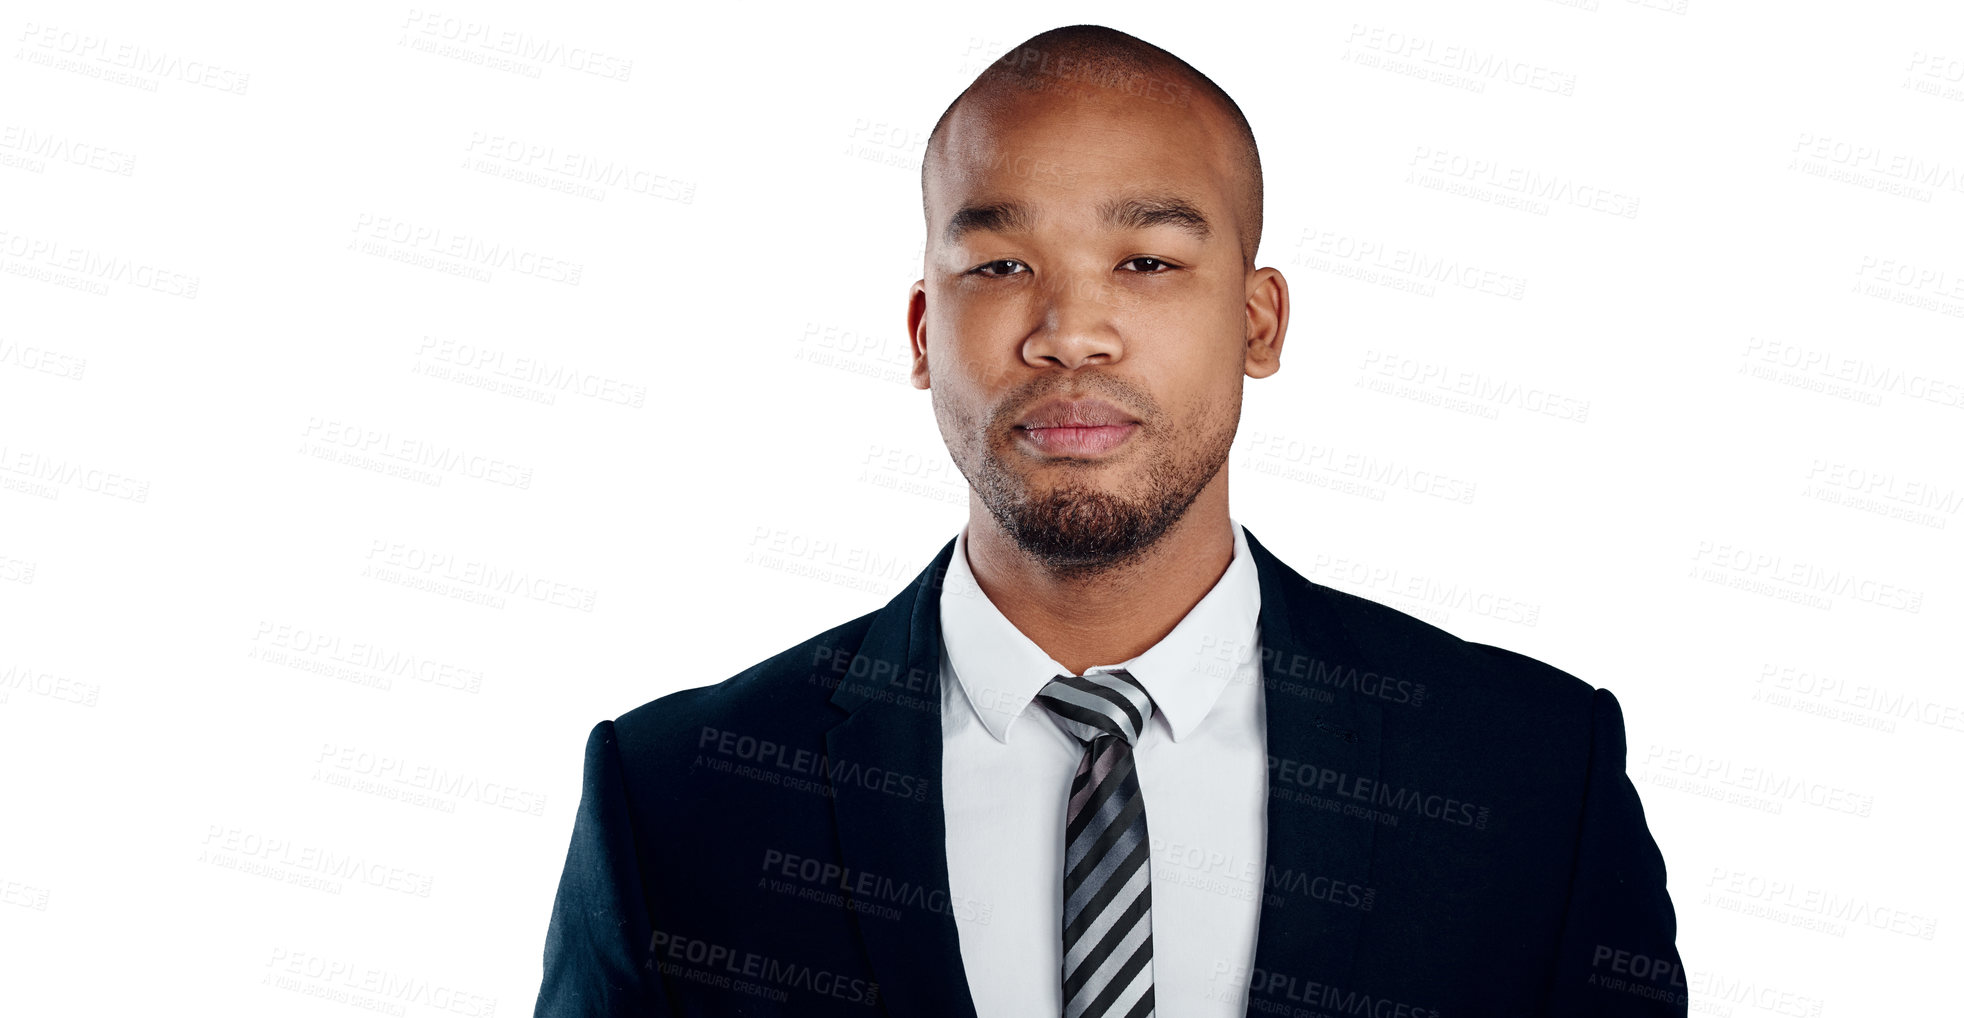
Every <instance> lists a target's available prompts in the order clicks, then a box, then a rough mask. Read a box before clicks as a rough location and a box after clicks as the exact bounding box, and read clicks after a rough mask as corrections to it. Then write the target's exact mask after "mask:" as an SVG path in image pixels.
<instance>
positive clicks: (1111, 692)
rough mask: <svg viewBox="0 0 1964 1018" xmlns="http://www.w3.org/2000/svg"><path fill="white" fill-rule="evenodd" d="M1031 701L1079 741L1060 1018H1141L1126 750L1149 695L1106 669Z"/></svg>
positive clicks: (1135, 819)
mask: <svg viewBox="0 0 1964 1018" xmlns="http://www.w3.org/2000/svg"><path fill="white" fill-rule="evenodd" d="M1036 699H1037V702H1038V703H1041V704H1043V705H1044V706H1045V707H1047V708H1049V709H1050V713H1051V714H1052V716H1054V717H1055V718H1056V720H1057V723H1058V724H1059V725H1060V726H1062V727H1063V729H1064V730H1065V731H1067V732H1069V733H1071V734H1072V735H1075V736H1077V737H1078V738H1079V739H1080V740H1083V742H1084V744H1085V747H1084V756H1083V757H1082V758H1080V759H1079V760H1078V764H1077V776H1076V777H1075V778H1073V779H1072V780H1071V801H1070V805H1069V806H1068V807H1067V808H1066V810H1065V813H1064V817H1065V820H1064V966H1063V976H1064V1018H1150V1016H1151V1015H1152V1013H1153V985H1152V867H1151V865H1150V864H1149V863H1148V860H1147V851H1148V845H1147V838H1146V800H1145V797H1144V796H1143V795H1141V794H1139V775H1138V772H1137V771H1136V770H1134V768H1133V766H1132V744H1133V743H1134V742H1135V741H1137V740H1138V738H1139V733H1140V732H1143V731H1145V728H1146V720H1147V719H1148V718H1151V717H1152V698H1151V697H1149V696H1147V695H1146V690H1145V687H1143V686H1141V685H1139V680H1137V679H1135V678H1133V677H1132V676H1131V675H1128V674H1126V673H1125V672H1124V671H1121V670H1116V669H1114V670H1112V671H1109V672H1094V673H1092V674H1090V675H1084V676H1077V675H1059V676H1057V677H1056V678H1054V679H1051V680H1050V681H1049V682H1048V683H1046V684H1045V685H1044V687H1043V689H1042V690H1040V691H1039V692H1038V693H1037V696H1036Z"/></svg>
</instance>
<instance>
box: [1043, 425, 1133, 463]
mask: <svg viewBox="0 0 1964 1018" xmlns="http://www.w3.org/2000/svg"><path fill="white" fill-rule="evenodd" d="M1138 430H1139V425H1137V424H1136V423H1135V424H1099V425H1093V426H1090V427H1053V428H1029V427H1023V426H1021V425H1019V426H1018V427H1017V429H1016V433H1017V434H1018V435H1020V436H1022V438H1023V441H1024V442H1026V443H1028V444H1029V445H1031V446H1034V447H1036V448H1037V449H1038V450H1040V451H1042V452H1045V453H1049V454H1050V455H1053V456H1099V455H1103V454H1104V453H1108V452H1111V451H1112V450H1113V449H1116V448H1118V447H1119V446H1121V445H1124V444H1125V443H1126V441H1127V440H1129V439H1130V438H1131V437H1132V433H1133V432H1135V431H1138Z"/></svg>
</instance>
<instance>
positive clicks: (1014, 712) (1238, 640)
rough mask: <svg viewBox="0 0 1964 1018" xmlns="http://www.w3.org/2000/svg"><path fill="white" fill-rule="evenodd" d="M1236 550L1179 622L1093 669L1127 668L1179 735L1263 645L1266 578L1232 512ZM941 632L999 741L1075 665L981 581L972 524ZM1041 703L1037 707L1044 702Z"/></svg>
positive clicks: (952, 571)
mask: <svg viewBox="0 0 1964 1018" xmlns="http://www.w3.org/2000/svg"><path fill="white" fill-rule="evenodd" d="M1228 525H1229V526H1230V527H1231V528H1232V529H1233V530H1234V558H1233V559H1232V560H1230V561H1229V562H1228V567H1227V571H1226V572H1224V573H1222V574H1221V578H1220V579H1219V580H1217V581H1215V583H1214V586H1213V588H1212V589H1210V590H1208V591H1207V594H1206V596H1204V597H1202V598H1201V599H1200V602H1199V603H1198V604H1195V605H1194V606H1193V608H1192V610H1190V611H1188V612H1187V614H1186V617H1185V618H1182V619H1181V620H1180V622H1179V624H1178V625H1176V626H1174V627H1173V631H1172V632H1170V633H1167V634H1166V636H1165V637H1164V638H1163V639H1161V640H1160V641H1159V642H1158V643H1155V644H1153V645H1152V646H1151V647H1149V648H1147V649H1146V651H1145V652H1144V653H1142V654H1140V655H1138V656H1137V657H1134V658H1132V659H1130V660H1127V661H1120V662H1117V663H1115V664H1109V665H1099V666H1097V667H1095V668H1091V669H1088V670H1089V671H1108V670H1110V669H1113V668H1124V669H1125V670H1126V671H1128V672H1130V673H1131V675H1132V677H1133V678H1135V679H1137V680H1138V681H1139V683H1140V684H1141V685H1143V686H1145V687H1146V692H1147V693H1148V694H1149V695H1150V696H1151V697H1152V699H1153V708H1154V710H1155V711H1157V712H1158V713H1159V714H1160V715H1162V716H1163V717H1165V719H1166V724H1167V727H1168V728H1169V729H1170V730H1171V731H1172V733H1173V739H1174V741H1175V742H1177V741H1179V740H1180V739H1181V738H1183V737H1185V736H1186V735H1188V734H1189V733H1191V732H1192V731H1193V730H1194V729H1195V728H1197V727H1199V726H1200V723H1201V721H1203V720H1205V719H1206V717H1207V715H1208V713H1209V712H1210V711H1212V710H1213V709H1214V703H1215V702H1216V701H1217V700H1219V699H1220V696H1221V691H1222V690H1223V689H1225V688H1226V687H1227V684H1228V681H1229V680H1230V679H1231V678H1233V676H1234V673H1235V671H1236V670H1237V669H1239V668H1240V666H1241V665H1242V664H1243V663H1244V662H1246V661H1247V660H1248V659H1249V658H1251V657H1253V656H1254V655H1255V653H1256V651H1257V649H1258V648H1257V646H1256V640H1257V633H1256V626H1257V621H1258V619H1259V617H1260V612H1261V583H1260V580H1259V578H1258V576H1257V575H1256V572H1255V562H1254V559H1253V558H1252V557H1251V556H1250V555H1249V553H1248V539H1247V537H1246V535H1245V534H1243V532H1242V529H1241V524H1239V523H1237V522H1235V521H1234V519H1233V518H1232V517H1230V518H1229V520H1228ZM940 611H941V641H942V651H943V653H944V654H945V655H946V656H947V660H948V664H949V666H950V670H952V671H953V672H954V673H955V680H956V681H957V682H958V683H960V685H961V688H962V692H963V693H965V694H966V695H967V698H968V702H969V705H970V706H971V707H973V708H974V710H975V714H976V717H977V718H978V719H979V720H980V721H981V722H982V725H983V727H985V728H987V729H988V730H989V734H990V735H993V736H995V738H996V741H997V742H1002V743H1007V742H1008V741H1009V729H1010V725H1011V724H1012V723H1013V722H1015V720H1016V719H1017V718H1018V717H1021V716H1022V715H1023V712H1024V710H1025V709H1027V708H1028V707H1029V706H1030V703H1031V701H1032V700H1034V699H1035V698H1036V695H1037V691H1038V690H1040V689H1042V688H1043V685H1044V683H1046V682H1049V681H1050V680H1051V679H1052V678H1054V677H1056V676H1058V675H1063V674H1066V673H1068V672H1069V669H1067V668H1065V667H1064V666H1063V665H1061V664H1058V663H1057V661H1056V660H1055V659H1053V658H1052V657H1051V656H1050V655H1049V654H1046V653H1044V651H1043V648H1041V647H1038V646H1037V645H1036V643H1035V642H1034V641H1032V640H1031V639H1030V638H1029V637H1028V636H1025V635H1023V631H1022V630H1020V629H1017V628H1016V626H1015V624H1014V623H1012V622H1010V621H1009V619H1008V618H1006V617H1005V616H1004V615H1003V613H1002V611H1001V610H1000V609H998V608H997V607H996V606H995V604H994V602H992V601H990V600H989V598H988V596H987V595H986V594H984V593H983V592H982V588H981V587H980V586H979V585H977V583H976V582H975V574H974V572H973V571H971V570H970V569H969V565H968V528H967V527H966V526H964V527H963V528H962V531H961V533H960V534H958V535H957V536H956V538H955V552H954V556H953V557H952V558H951V559H949V562H948V572H947V575H946V576H945V577H944V578H943V580H942V588H941V604H940ZM1039 709H1041V708H1039Z"/></svg>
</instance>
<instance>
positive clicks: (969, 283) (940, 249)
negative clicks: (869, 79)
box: [907, 89, 1289, 674]
mask: <svg viewBox="0 0 1964 1018" xmlns="http://www.w3.org/2000/svg"><path fill="white" fill-rule="evenodd" d="M978 93H979V94H978ZM978 93H971V94H970V96H969V98H968V99H967V100H964V101H963V103H962V105H961V106H960V107H959V108H958V109H957V111H956V112H955V114H954V115H953V116H951V118H950V120H949V122H948V124H947V125H946V127H945V134H944V135H943V136H942V143H941V144H940V145H939V146H938V147H937V148H936V149H935V150H934V151H933V152H931V153H930V154H929V156H928V165H927V175H926V187H927V192H926V195H925V198H926V205H927V212H928V222H929V236H928V243H927V248H926V252H925V257H924V264H923V275H922V278H921V279H920V280H917V281H916V282H915V283H914V285H913V287H912V289H911V290H910V292H909V294H908V304H907V328H908V332H909V334H910V336H911V343H912V357H913V364H912V372H911V379H912V382H913V384H914V386H915V387H916V388H920V389H929V390H931V393H932V397H933V404H934V411H935V417H936V420H937V421H938V423H939V425H940V428H941V433H942V437H943V438H944V440H945V441H946V442H947V445H948V450H949V453H950V455H951V456H952V457H953V458H954V461H955V463H956V465H957V467H958V468H959V469H960V470H961V471H962V474H963V476H965V477H966V478H967V479H968V481H969V522H968V529H967V534H968V539H967V548H968V558H969V565H970V568H971V569H972V570H973V572H974V574H975V577H976V580H977V582H978V583H979V584H980V586H981V588H982V590H983V592H984V593H985V594H986V595H987V596H988V598H989V600H990V601H991V602H992V603H994V604H995V606H996V607H997V608H998V609H999V610H1000V611H1001V612H1002V613H1003V615H1004V616H1005V617H1007V618H1008V619H1009V621H1010V622H1011V623H1013V624H1014V625H1015V626H1016V628H1017V629H1019V630H1021V631H1022V632H1023V633H1024V634H1026V635H1027V636H1029V637H1030V639H1031V640H1032V641H1034V642H1035V643H1036V644H1037V645H1038V646H1039V647H1041V648H1043V650H1044V652H1045V653H1047V654H1049V655H1050V656H1051V657H1052V658H1054V659H1056V660H1057V662H1058V663H1059V664H1062V665H1064V666H1065V667H1067V668H1069V669H1070V670H1071V671H1072V673H1074V674H1082V673H1083V672H1084V671H1085V670H1086V669H1089V668H1094V667H1098V666H1101V665H1109V664H1113V663H1117V662H1121V661H1125V660H1127V659H1130V658H1132V657H1134V656H1137V655H1138V654H1140V653H1142V652H1144V651H1145V650H1146V649H1148V648H1150V647H1151V646H1152V645H1153V644H1155V643H1157V642H1159V640H1160V639H1162V638H1163V637H1165V635H1166V634H1167V633H1168V632H1171V631H1172V629H1173V627H1174V626H1175V625H1177V624H1178V623H1179V621H1180V619H1182V618H1184V617H1185V616H1186V614H1187V613H1188V612H1189V611H1190V610H1191V609H1192V608H1193V606H1194V605H1195V604H1197V603H1198V602H1199V601H1200V599H1201V598H1202V597H1203V596H1205V595H1206V593H1207V591H1208V590H1210V589H1212V588H1213V586H1214V584H1215V583H1216V582H1217V581H1219V579H1220V578H1221V575H1222V574H1223V573H1224V572H1226V570H1227V566H1228V564H1229V562H1230V561H1231V560H1232V557H1233V553H1234V534H1233V531H1232V530H1231V529H1230V526H1229V522H1228V470H1227V455H1228V449H1229V446H1230V444H1231V443H1232V441H1233V439H1234V434H1235V429H1236V428H1237V426H1238V425H1239V423H1240V414H1241V390H1242V384H1243V383H1242V379H1243V378H1244V377H1247V378H1265V377H1267V376H1269V375H1271V374H1274V373H1275V372H1276V370H1278V369H1279V368H1280V367H1281V360H1280V358H1281V351H1282V340H1283V336H1284V334H1285V332H1286V331H1287V328H1288V321H1289V292H1288V286H1287V283H1286V282H1285V281H1284V280H1283V278H1282V274H1281V273H1280V272H1278V271H1276V270H1275V269H1273V268H1260V269H1257V268H1255V267H1254V266H1253V265H1252V264H1251V263H1250V262H1249V261H1248V260H1247V258H1246V257H1245V256H1244V254H1243V251H1242V248H1241V237H1242V235H1243V232H1244V231H1243V229H1242V224H1241V223H1240V222H1239V220H1238V218H1237V216H1236V213H1235V209H1236V208H1237V207H1238V205H1237V201H1236V197H1237V196H1238V195H1241V194H1243V193H1245V192H1244V191H1243V190H1241V188H1242V187H1243V186H1244V182H1243V180H1242V178H1241V176H1240V175H1239V171H1238V169H1237V163H1236V160H1235V159H1234V157H1233V156H1234V152H1235V149H1234V147H1233V145H1232V143H1231V141H1230V138H1231V135H1230V134H1229V133H1228V129H1227V124H1228V119H1227V116H1226V114H1225V113H1223V112H1222V111H1220V110H1218V109H1217V108H1215V107H1214V106H1212V105H1211V104H1208V103H1194V104H1192V105H1190V106H1187V107H1184V108H1181V107H1175V106H1169V105H1166V104H1162V103H1154V102H1147V101H1141V100H1140V99H1138V98H1137V97H1131V96H1125V95H1123V94H1122V93H1121V94H1117V95H1114V94H1111V93H1109V92H1107V93H1100V92H1099V91H1097V90H1095V89H1077V90H1056V89H1050V90H1045V91H1041V92H1020V91H1015V90H1010V89H997V90H994V91H987V90H978ZM1138 196H1148V197H1168V196H1171V197H1178V198H1181V199H1184V200H1185V201H1186V202H1187V203H1189V204H1190V205H1191V206H1192V207H1194V208H1195V209H1197V210H1198V211H1199V212H1200V213H1201V214H1202V215H1203V216H1204V217H1205V219H1206V221H1207V224H1208V227H1209V231H1208V235H1207V236H1206V237H1204V238H1203V237H1200V236H1196V235H1195V233H1194V232H1193V231H1191V230H1189V229H1184V228H1182V227H1181V226H1179V225H1177V224H1173V223H1154V224H1149V225H1143V226H1139V225H1130V226H1114V225H1112V224H1110V223H1108V222H1107V221H1105V219H1104V218H1103V217H1101V216H1100V214H1099V210H1100V208H1101V206H1102V205H1103V204H1105V203H1107V202H1111V201H1114V200H1118V199H1126V198H1131V197H1138ZM1005 201H1007V202H1016V203H1020V204H1022V205H1024V206H1026V207H1027V208H1028V209H1029V210H1030V211H1031V212H1032V213H1033V215H1031V216H1030V222H1029V223H1028V224H1027V227H1026V228H1025V227H1013V228H986V229H975V230H971V231H968V232H967V233H965V234H964V235H963V236H962V237H961V238H960V239H959V240H951V239H949V237H948V236H947V225H948V223H949V222H950V219H951V218H952V217H953V216H954V215H955V213H956V211H957V210H958V209H961V208H964V207H965V206H971V205H977V204H987V203H998V202H1005ZM998 225H1001V224H998ZM1085 397H1089V398H1096V399H1102V400H1104V401H1106V402H1108V403H1111V404H1114V405H1115V406H1117V407H1118V408H1119V409H1120V410H1121V411H1123V412H1125V413H1127V414H1129V415H1130V416H1132V417H1134V418H1137V419H1138V420H1139V422H1140V425H1141V426H1140V427H1139V428H1138V429H1137V430H1136V431H1135V433H1134V434H1133V435H1132V437H1131V439H1130V440H1129V441H1128V442H1127V443H1126V444H1125V445H1124V446H1122V447H1120V448H1119V449H1117V450H1115V451H1113V452H1111V453H1107V454H1105V455H1104V456H1103V457H1102V458H1083V457H1061V456H1058V455H1056V454H1054V453H1044V452H1041V451H1038V450H1036V449H1035V448H1033V447H1032V446H1031V445H1029V444H1028V443H1027V440H1026V439H1024V438H1021V437H1019V433H1018V432H1017V431H1016V430H1015V427H1014V426H1015V425H1016V424H1017V423H1018V422H1019V421H1021V420H1023V419H1024V418H1025V417H1026V416H1027V415H1028V414H1029V413H1030V412H1031V411H1033V410H1034V409H1035V408H1036V407H1037V406H1038V405H1039V404H1040V403H1043V402H1045V401H1047V400H1049V399H1052V398H1057V399H1066V400H1071V399H1078V398H1085ZM1005 520H1007V521H1009V522H1010V523H1011V524H1012V525H1011V526H1005Z"/></svg>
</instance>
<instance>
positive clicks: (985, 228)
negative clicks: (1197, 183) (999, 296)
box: [947, 194, 1214, 244]
mask: <svg viewBox="0 0 1964 1018" xmlns="http://www.w3.org/2000/svg"><path fill="white" fill-rule="evenodd" d="M1098 218H1099V220H1100V221H1102V222H1103V223H1104V224H1105V225H1106V226H1109V227H1111V228H1113V229H1116V230H1146V229H1151V228H1152V227H1155V226H1172V227H1176V228H1178V229H1181V230H1185V231H1186V232H1188V233H1191V234H1193V235H1194V236H1196V237H1199V238H1200V239H1202V240H1206V239H1207V238H1208V237H1211V236H1213V233H1214V231H1213V225H1212V224H1211V223H1209V222H1208V221H1207V216H1206V215H1205V214H1203V213H1202V212H1201V211H1200V206H1198V205H1196V204H1194V203H1193V202H1191V201H1189V200H1187V199H1185V198H1182V197H1180V196H1179V195H1172V194H1160V195H1136V196H1133V197H1128V198H1114V199H1112V200H1111V201H1108V202H1106V203H1104V204H1103V205H1100V206H1099V207H1098ZM1035 225H1036V211H1035V210H1034V209H1032V208H1031V207H1030V206H1028V205H1025V204H1023V203H1021V202H1014V201H992V202H977V203H975V204H972V205H964V206H962V207H961V208H959V209H956V210H955V214H954V215H953V216H951V217H949V219H948V229H947V239H948V242H949V243H950V244H953V243H957V242H959V241H960V240H961V239H962V238H963V237H965V236H967V235H968V234H970V233H975V232H986V233H1028V232H1029V231H1030V230H1031V229H1032V228H1033V227H1034V226H1035Z"/></svg>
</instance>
